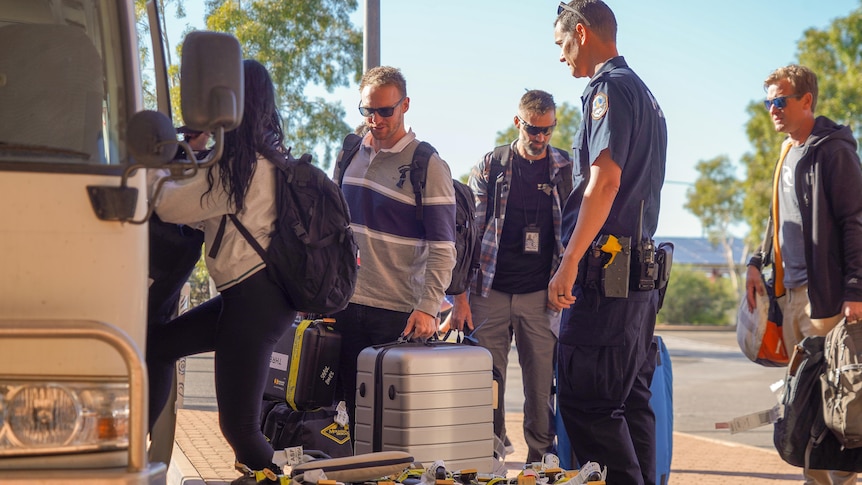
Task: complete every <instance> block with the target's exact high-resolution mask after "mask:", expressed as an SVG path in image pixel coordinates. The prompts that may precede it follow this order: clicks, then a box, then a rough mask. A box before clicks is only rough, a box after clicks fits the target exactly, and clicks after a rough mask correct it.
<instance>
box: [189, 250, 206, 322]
mask: <svg viewBox="0 0 862 485" xmlns="http://www.w3.org/2000/svg"><path fill="white" fill-rule="evenodd" d="M189 285H191V290H192V291H191V295H190V297H189V308H190V309H191V308H194V307H196V306H198V305H200V304H201V303H203V302H205V301H207V300H209V299H210V274H209V272H208V271H207V265H206V263H205V262H204V254H203V253H201V257H200V259H198V262H197V263H196V264H195V269H194V271H192V274H191V276H190V277H189Z"/></svg>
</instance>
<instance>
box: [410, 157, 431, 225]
mask: <svg viewBox="0 0 862 485" xmlns="http://www.w3.org/2000/svg"><path fill="white" fill-rule="evenodd" d="M435 153H437V150H436V149H435V148H434V147H433V146H431V144H430V143H428V142H427V141H423V142H420V143H419V146H417V147H416V151H415V152H413V162H412V163H411V164H410V184H411V185H413V197H414V198H415V200H416V220H417V221H421V220H422V219H423V210H422V191H423V190H425V182H426V181H427V180H428V161H429V160H430V159H431V155H433V154H435Z"/></svg>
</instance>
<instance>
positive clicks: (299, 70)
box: [206, 0, 362, 168]
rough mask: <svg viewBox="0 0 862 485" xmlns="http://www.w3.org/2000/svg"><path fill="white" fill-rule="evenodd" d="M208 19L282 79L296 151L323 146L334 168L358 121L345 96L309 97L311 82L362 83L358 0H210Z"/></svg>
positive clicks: (279, 91) (284, 110)
mask: <svg viewBox="0 0 862 485" xmlns="http://www.w3.org/2000/svg"><path fill="white" fill-rule="evenodd" d="M206 7H207V14H206V25H207V28H208V29H210V30H215V31H220V32H229V33H231V34H232V35H234V36H236V38H237V39H239V41H240V44H241V45H242V48H243V55H244V56H245V57H247V58H253V59H256V60H258V61H260V62H261V63H263V64H264V65H265V66H266V67H267V68H268V69H269V72H270V75H271V76H272V79H273V82H274V83H275V86H276V96H277V98H278V100H279V105H280V108H281V114H282V116H283V118H284V127H285V136H286V138H287V144H288V145H291V146H292V147H293V149H294V151H295V152H299V153H303V152H310V153H311V152H315V151H316V150H322V153H323V156H322V157H320V156H318V157H317V160H318V163H319V164H320V165H321V166H323V167H324V168H326V167H328V166H329V165H330V163H331V161H332V160H333V158H334V156H335V154H336V153H337V152H338V149H339V148H340V146H341V144H340V141H341V138H342V137H343V136H344V134H345V133H348V132H350V131H353V128H352V127H351V126H349V125H347V123H345V122H344V115H345V111H344V108H343V107H342V106H341V103H339V102H330V101H326V100H325V99H323V98H321V97H314V98H311V99H309V97H308V95H307V89H308V88H310V87H312V86H317V87H322V88H324V89H326V90H327V91H328V92H332V90H333V89H334V88H336V87H339V86H348V85H349V84H350V82H351V81H353V82H358V81H359V79H360V76H361V74H362V33H361V32H360V31H359V30H357V29H355V28H354V27H353V24H352V23H351V22H350V13H351V12H353V11H354V10H356V7H357V1H356V0H320V1H317V2H250V1H245V2H240V1H237V0H207V2H206Z"/></svg>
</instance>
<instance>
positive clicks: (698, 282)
mask: <svg viewBox="0 0 862 485" xmlns="http://www.w3.org/2000/svg"><path fill="white" fill-rule="evenodd" d="M736 304H737V297H736V294H735V292H734V291H733V289H732V288H731V287H730V283H729V281H728V280H726V279H724V278H710V277H709V276H707V275H706V274H705V273H704V272H703V271H701V270H698V269H695V268H692V267H691V266H689V265H674V267H673V274H672V275H671V279H670V282H669V283H668V287H667V293H666V294H665V298H664V306H663V307H662V309H661V311H659V313H658V317H657V318H658V321H659V322H662V323H671V324H691V325H729V324H730V323H731V322H732V321H733V311H734V309H735V307H736Z"/></svg>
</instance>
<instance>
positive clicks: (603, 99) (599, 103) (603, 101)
mask: <svg viewBox="0 0 862 485" xmlns="http://www.w3.org/2000/svg"><path fill="white" fill-rule="evenodd" d="M607 112H608V95H607V94H605V93H602V92H599V93H596V95H595V96H593V106H592V109H590V116H592V117H593V119H594V120H600V119H602V118H603V117H604V116H605V114H607Z"/></svg>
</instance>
